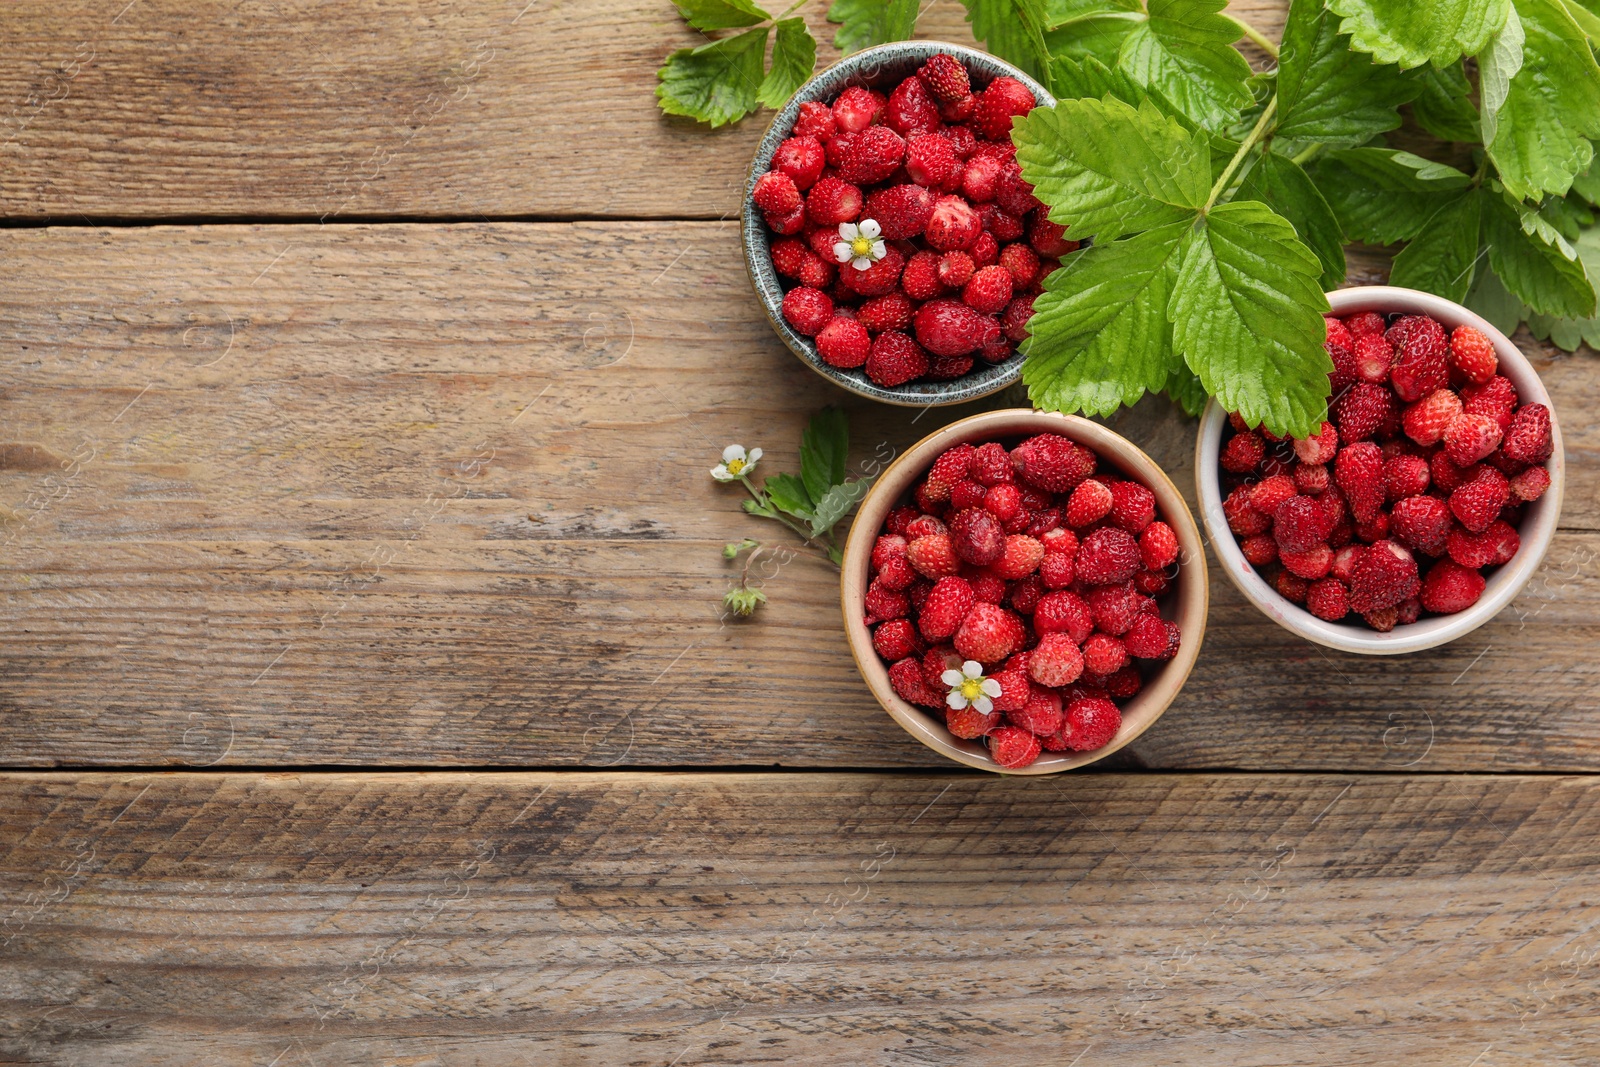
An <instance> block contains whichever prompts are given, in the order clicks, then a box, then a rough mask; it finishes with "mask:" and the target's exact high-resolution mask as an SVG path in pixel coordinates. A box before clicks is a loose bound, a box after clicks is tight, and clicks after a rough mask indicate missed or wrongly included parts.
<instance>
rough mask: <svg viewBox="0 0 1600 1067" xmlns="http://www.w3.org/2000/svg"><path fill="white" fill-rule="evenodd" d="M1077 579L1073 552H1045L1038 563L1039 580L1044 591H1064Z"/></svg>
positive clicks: (1075, 556)
mask: <svg viewBox="0 0 1600 1067" xmlns="http://www.w3.org/2000/svg"><path fill="white" fill-rule="evenodd" d="M1077 578H1078V563H1077V554H1076V553H1075V552H1046V553H1045V554H1044V559H1042V560H1040V561H1039V579H1040V581H1042V582H1044V587H1045V588H1046V589H1065V588H1067V586H1069V585H1071V584H1072V583H1073V582H1074V581H1076V580H1077Z"/></svg>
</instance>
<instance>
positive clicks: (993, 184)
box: [961, 156, 1005, 204]
mask: <svg viewBox="0 0 1600 1067" xmlns="http://www.w3.org/2000/svg"><path fill="white" fill-rule="evenodd" d="M1004 173H1005V164H1004V163H1001V162H1000V161H999V160H998V159H995V158H993V157H992V156H979V157H977V158H976V159H973V160H971V161H969V162H968V163H967V166H966V169H965V170H963V171H962V172H961V195H962V196H964V197H966V198H967V201H968V202H969V203H973V204H986V203H988V202H989V201H991V200H993V199H994V198H995V194H996V192H998V190H999V186H1000V177H1001V175H1002V174H1004Z"/></svg>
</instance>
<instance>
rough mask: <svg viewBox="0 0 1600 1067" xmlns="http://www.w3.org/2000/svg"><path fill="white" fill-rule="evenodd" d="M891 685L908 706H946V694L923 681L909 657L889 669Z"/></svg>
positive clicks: (915, 662)
mask: <svg viewBox="0 0 1600 1067" xmlns="http://www.w3.org/2000/svg"><path fill="white" fill-rule="evenodd" d="M889 684H890V685H892V686H893V687H894V691H895V693H896V694H898V695H899V697H900V699H901V700H904V701H905V702H906V703H908V704H918V705H920V706H922V707H925V708H940V707H943V706H944V694H943V693H942V692H940V691H939V690H937V689H934V688H933V687H932V686H930V685H929V684H928V683H927V682H926V681H925V680H924V679H923V677H922V670H921V668H920V667H919V666H918V665H917V661H916V660H915V659H912V658H911V657H909V656H908V657H906V658H905V659H902V660H899V661H898V662H896V663H895V664H894V665H893V666H892V667H890V668H889ZM997 718H998V716H997Z"/></svg>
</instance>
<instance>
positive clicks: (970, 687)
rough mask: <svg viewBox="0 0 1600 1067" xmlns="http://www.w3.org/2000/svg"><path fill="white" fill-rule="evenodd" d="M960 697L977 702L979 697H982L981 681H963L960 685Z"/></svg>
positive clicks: (978, 679) (969, 679)
mask: <svg viewBox="0 0 1600 1067" xmlns="http://www.w3.org/2000/svg"><path fill="white" fill-rule="evenodd" d="M961 695H962V696H964V697H966V698H967V700H969V701H972V700H977V699H978V698H979V697H981V696H983V679H982V678H968V679H966V680H965V681H963V682H962V683H961Z"/></svg>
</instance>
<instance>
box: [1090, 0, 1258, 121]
mask: <svg viewBox="0 0 1600 1067" xmlns="http://www.w3.org/2000/svg"><path fill="white" fill-rule="evenodd" d="M1226 6H1227V4H1226V0H1149V11H1150V17H1149V18H1148V19H1146V20H1145V21H1144V22H1142V23H1140V24H1138V25H1137V26H1135V27H1134V28H1133V30H1132V32H1130V33H1129V34H1128V37H1127V39H1126V40H1125V41H1123V42H1122V51H1121V53H1120V55H1119V58H1118V65H1119V66H1121V67H1122V69H1124V70H1126V71H1127V72H1128V74H1129V75H1130V76H1131V77H1132V78H1133V80H1134V81H1136V82H1138V83H1139V84H1140V85H1143V86H1146V87H1149V88H1154V89H1155V90H1156V91H1158V92H1159V93H1160V94H1161V96H1162V97H1163V98H1164V99H1166V100H1168V101H1170V102H1171V103H1172V105H1173V106H1174V107H1176V108H1177V109H1178V110H1179V111H1180V112H1182V113H1183V114H1184V115H1187V116H1188V117H1189V119H1190V120H1191V121H1193V122H1194V123H1196V124H1197V125H1200V126H1204V127H1206V128H1207V129H1220V128H1222V127H1223V126H1226V125H1227V124H1229V123H1231V122H1233V121H1234V120H1236V119H1237V118H1238V117H1239V112H1240V111H1241V110H1243V109H1244V108H1246V107H1248V106H1249V105H1250V104H1251V103H1252V101H1253V98H1252V96H1251V94H1250V89H1249V86H1248V85H1247V84H1246V83H1247V82H1248V81H1249V79H1250V73H1251V72H1250V64H1249V63H1247V62H1245V58H1244V56H1242V55H1240V54H1239V51H1238V49H1236V48H1234V47H1233V42H1234V41H1237V40H1238V39H1239V27H1238V25H1237V24H1236V23H1235V22H1234V21H1233V20H1232V19H1229V18H1227V17H1225V16H1223V15H1219V14H1217V12H1219V11H1221V10H1222V9H1223V8H1224V7H1226Z"/></svg>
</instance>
